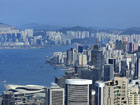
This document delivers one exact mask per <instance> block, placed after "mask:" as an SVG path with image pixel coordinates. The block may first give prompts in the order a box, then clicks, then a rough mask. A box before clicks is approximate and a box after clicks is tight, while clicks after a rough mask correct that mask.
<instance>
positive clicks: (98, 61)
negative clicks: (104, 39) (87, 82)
mask: <svg viewBox="0 0 140 105" xmlns="http://www.w3.org/2000/svg"><path fill="white" fill-rule="evenodd" d="M103 63H104V57H103V53H102V50H101V46H100V45H99V44H97V45H94V48H93V50H92V51H91V65H94V67H95V68H100V69H102V66H103Z"/></svg>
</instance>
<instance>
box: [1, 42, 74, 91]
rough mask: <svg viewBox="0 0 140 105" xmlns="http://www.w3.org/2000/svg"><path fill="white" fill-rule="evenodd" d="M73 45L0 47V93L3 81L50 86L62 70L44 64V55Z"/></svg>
mask: <svg viewBox="0 0 140 105" xmlns="http://www.w3.org/2000/svg"><path fill="white" fill-rule="evenodd" d="M71 47H73V46H71V45H69V46H52V47H47V48H42V49H0V94H1V93H2V91H3V90H4V86H3V85H4V82H3V81H6V83H8V84H18V85H28V84H33V85H44V86H50V85H51V83H52V82H54V80H55V77H56V76H61V75H62V74H64V71H61V70H60V68H58V69H54V67H53V66H52V65H49V64H45V60H46V56H52V55H53V53H54V52H57V51H66V50H67V49H69V48H71Z"/></svg>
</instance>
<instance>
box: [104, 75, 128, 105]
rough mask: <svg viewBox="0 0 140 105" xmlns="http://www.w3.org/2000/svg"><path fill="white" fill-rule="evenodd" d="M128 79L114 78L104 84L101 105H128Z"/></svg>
mask: <svg viewBox="0 0 140 105" xmlns="http://www.w3.org/2000/svg"><path fill="white" fill-rule="evenodd" d="M127 90H128V79H127V78H125V77H115V78H114V80H112V81H108V82H106V83H105V87H104V104H103V105H128V95H127Z"/></svg>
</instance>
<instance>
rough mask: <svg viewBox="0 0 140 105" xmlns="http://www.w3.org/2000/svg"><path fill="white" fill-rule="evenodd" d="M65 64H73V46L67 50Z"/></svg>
mask: <svg viewBox="0 0 140 105" xmlns="http://www.w3.org/2000/svg"><path fill="white" fill-rule="evenodd" d="M67 64H68V65H71V64H73V48H71V49H70V50H67Z"/></svg>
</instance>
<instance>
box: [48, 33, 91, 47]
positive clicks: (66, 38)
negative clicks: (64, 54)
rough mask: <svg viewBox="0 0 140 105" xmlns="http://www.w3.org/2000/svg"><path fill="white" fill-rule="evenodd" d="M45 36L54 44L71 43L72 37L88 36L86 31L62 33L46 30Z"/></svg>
mask: <svg viewBox="0 0 140 105" xmlns="http://www.w3.org/2000/svg"><path fill="white" fill-rule="evenodd" d="M46 36H47V37H48V39H49V40H51V41H53V42H54V44H56V45H57V44H60V45H61V44H64V45H65V44H71V43H72V40H73V39H85V38H89V37H90V33H89V32H88V31H67V32H66V33H62V32H59V31H47V32H46Z"/></svg>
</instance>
